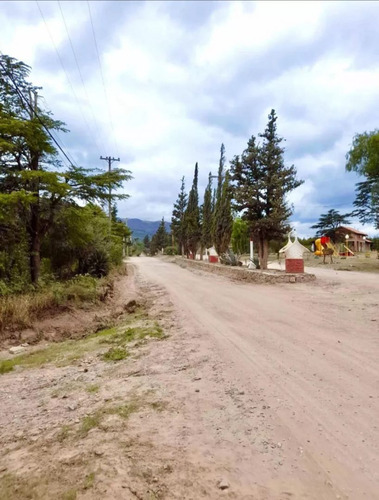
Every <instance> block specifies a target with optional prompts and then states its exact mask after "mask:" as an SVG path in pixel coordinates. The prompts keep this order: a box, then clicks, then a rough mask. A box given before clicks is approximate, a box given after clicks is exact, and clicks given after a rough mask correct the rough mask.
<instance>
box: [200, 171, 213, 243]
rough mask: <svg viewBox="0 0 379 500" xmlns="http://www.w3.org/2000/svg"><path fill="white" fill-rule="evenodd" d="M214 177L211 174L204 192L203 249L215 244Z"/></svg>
mask: <svg viewBox="0 0 379 500" xmlns="http://www.w3.org/2000/svg"><path fill="white" fill-rule="evenodd" d="M212 215H213V214H212V176H211V174H210V173H209V178H208V185H207V187H206V188H205V192H204V202H203V206H202V217H201V218H202V226H201V245H202V248H203V249H204V248H210V247H211V246H212V244H213V237H212Z"/></svg>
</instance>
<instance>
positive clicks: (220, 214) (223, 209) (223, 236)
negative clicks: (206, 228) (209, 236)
mask: <svg viewBox="0 0 379 500" xmlns="http://www.w3.org/2000/svg"><path fill="white" fill-rule="evenodd" d="M231 202H232V191H231V188H230V182H229V172H226V174H225V179H224V182H223V183H222V191H221V198H220V200H219V202H218V203H217V204H216V210H215V214H214V226H213V227H214V238H215V239H214V244H215V248H216V251H217V253H218V255H222V254H223V253H225V252H226V251H227V250H228V248H229V244H230V238H231V235H232V227H233V217H232V211H231Z"/></svg>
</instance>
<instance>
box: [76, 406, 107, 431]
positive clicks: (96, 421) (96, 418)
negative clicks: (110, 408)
mask: <svg viewBox="0 0 379 500" xmlns="http://www.w3.org/2000/svg"><path fill="white" fill-rule="evenodd" d="M102 417H103V412H102V411H96V412H94V413H93V414H92V415H87V416H86V417H84V418H83V420H82V425H81V427H80V430H79V434H80V435H81V436H86V435H87V434H88V432H89V431H90V430H91V429H94V428H95V427H99V425H100V422H101V420H102Z"/></svg>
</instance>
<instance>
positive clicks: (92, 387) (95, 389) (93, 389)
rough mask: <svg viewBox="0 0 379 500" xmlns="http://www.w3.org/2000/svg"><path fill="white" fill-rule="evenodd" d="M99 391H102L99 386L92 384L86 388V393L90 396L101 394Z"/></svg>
mask: <svg viewBox="0 0 379 500" xmlns="http://www.w3.org/2000/svg"><path fill="white" fill-rule="evenodd" d="M99 390H100V385H99V384H90V385H87V387H86V391H87V392H89V393H90V394H93V393H96V392H99Z"/></svg>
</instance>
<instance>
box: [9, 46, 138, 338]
mask: <svg viewBox="0 0 379 500" xmlns="http://www.w3.org/2000/svg"><path fill="white" fill-rule="evenodd" d="M30 72H31V68H30V67H28V66H27V65H26V64H24V63H22V62H20V61H17V60H16V59H13V58H11V57H9V56H6V55H1V56H0V233H1V238H0V332H1V330H2V329H4V328H5V327H7V328H12V327H24V326H29V325H30V322H31V321H33V319H34V318H35V317H36V316H39V315H40V314H43V313H44V312H46V311H48V310H51V309H55V308H61V307H63V306H65V305H73V304H80V303H83V302H89V303H94V302H96V301H97V300H102V299H103V298H104V297H105V294H106V289H107V285H108V284H107V276H109V273H110V272H111V270H113V269H116V268H117V267H118V266H120V265H121V262H122V258H123V254H124V251H125V241H126V239H127V238H128V237H129V236H130V230H129V229H128V227H127V226H126V225H125V224H124V223H123V222H121V220H120V219H119V218H118V217H117V208H116V200H118V199H124V198H127V197H128V195H127V194H120V192H119V191H118V192H117V190H119V189H120V188H122V186H123V184H124V182H126V181H128V180H129V179H130V178H131V175H130V172H129V171H127V170H122V169H115V168H114V169H112V172H108V171H106V172H105V171H99V170H98V169H96V168H95V166H93V167H92V168H90V169H86V168H83V167H81V166H78V165H75V164H74V162H72V161H71V160H69V158H68V156H67V154H66V153H65V152H64V150H63V149H62V148H61V146H60V145H59V143H58V142H57V141H56V140H55V139H54V137H53V135H52V134H53V133H54V132H67V130H66V128H65V124H64V123H62V122H60V121H59V120H55V119H53V117H52V113H51V112H50V111H48V110H46V109H43V108H42V107H41V105H40V101H39V96H38V92H37V90H38V89H39V87H36V86H35V85H33V84H32V83H30V82H29V76H30ZM116 192H117V193H116ZM109 206H111V208H112V209H111V217H110V218H109V217H108V216H107V215H106V213H105V211H107V212H108V208H109Z"/></svg>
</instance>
